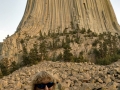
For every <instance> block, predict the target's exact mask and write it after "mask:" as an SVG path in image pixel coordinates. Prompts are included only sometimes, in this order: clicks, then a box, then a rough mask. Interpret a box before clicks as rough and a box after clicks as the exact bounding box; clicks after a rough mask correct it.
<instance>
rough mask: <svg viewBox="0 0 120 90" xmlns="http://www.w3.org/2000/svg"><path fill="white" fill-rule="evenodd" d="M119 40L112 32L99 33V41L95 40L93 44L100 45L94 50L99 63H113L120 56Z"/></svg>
mask: <svg viewBox="0 0 120 90" xmlns="http://www.w3.org/2000/svg"><path fill="white" fill-rule="evenodd" d="M117 42H118V39H117V36H116V35H114V36H113V35H112V34H111V33H110V32H108V33H103V34H100V35H99V41H98V40H97V41H96V40H95V41H94V43H93V44H92V45H93V46H96V45H99V48H94V50H93V54H94V55H95V58H96V63H97V64H102V65H107V64H111V63H113V62H115V61H117V60H118V59H119V58H120V54H119V52H120V51H119V48H118V45H117Z"/></svg>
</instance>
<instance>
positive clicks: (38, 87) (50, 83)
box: [32, 71, 58, 90]
mask: <svg viewBox="0 0 120 90" xmlns="http://www.w3.org/2000/svg"><path fill="white" fill-rule="evenodd" d="M57 83H58V81H57V80H56V79H55V78H53V76H52V75H50V74H49V73H47V72H45V71H41V72H40V73H38V74H37V75H36V76H35V78H34V80H33V82H32V90H55V85H56V84H57Z"/></svg>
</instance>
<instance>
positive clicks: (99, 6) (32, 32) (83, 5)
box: [1, 0, 120, 60]
mask: <svg viewBox="0 0 120 90" xmlns="http://www.w3.org/2000/svg"><path fill="white" fill-rule="evenodd" d="M70 22H72V23H73V24H75V25H76V24H77V25H78V26H79V28H85V29H91V30H92V31H94V32H96V33H102V32H107V31H109V32H112V33H119V32H120V26H119V25H118V23H117V20H116V17H115V14H114V11H113V8H112V6H111V3H110V0H28V1H27V5H26V9H25V13H24V16H23V18H22V20H21V22H20V24H19V26H18V28H17V30H16V33H14V34H13V35H12V36H10V37H7V38H6V39H5V40H4V42H3V46H2V52H1V53H2V55H1V57H2V58H6V57H7V58H9V59H11V60H18V59H19V60H21V56H22V50H23V46H22V44H21V40H22V39H24V40H26V41H25V42H24V46H25V47H26V48H27V50H28V51H29V50H30V48H31V47H32V45H33V44H34V43H35V42H36V41H37V38H36V36H38V35H39V32H40V31H42V33H44V32H46V33H47V32H48V31H50V32H62V31H63V30H64V29H65V28H69V27H71V25H70Z"/></svg>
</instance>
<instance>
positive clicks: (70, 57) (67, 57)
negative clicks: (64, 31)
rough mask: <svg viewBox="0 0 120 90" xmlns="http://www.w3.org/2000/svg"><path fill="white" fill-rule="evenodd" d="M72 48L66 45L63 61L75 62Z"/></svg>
mask: <svg viewBox="0 0 120 90" xmlns="http://www.w3.org/2000/svg"><path fill="white" fill-rule="evenodd" d="M70 50H71V47H70V45H69V44H65V45H64V54H63V59H64V61H66V62H68V61H73V54H72V53H71V52H70Z"/></svg>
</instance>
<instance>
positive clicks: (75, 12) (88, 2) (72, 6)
mask: <svg viewBox="0 0 120 90" xmlns="http://www.w3.org/2000/svg"><path fill="white" fill-rule="evenodd" d="M70 22H73V23H75V24H78V25H79V27H80V28H86V29H91V30H92V31H94V32H97V33H102V32H107V31H110V32H113V33H115V32H116V33H119V32H120V26H119V25H118V23H117V20H116V17H115V14H114V11H113V8H112V6H111V3H110V1H109V0H28V2H27V6H26V10H25V14H24V17H23V19H22V21H21V23H20V25H19V26H18V30H17V31H19V30H26V31H28V32H29V33H32V34H33V31H34V33H37V32H38V31H39V30H42V31H43V32H47V31H48V30H51V31H54V30H55V29H57V28H61V31H62V30H63V29H65V28H68V27H70Z"/></svg>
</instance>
